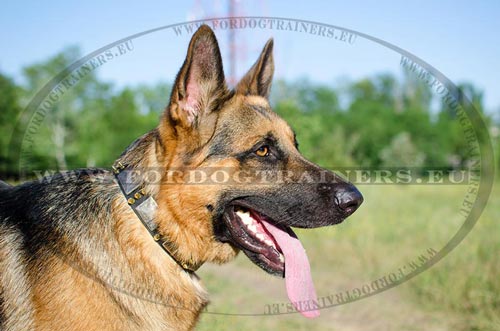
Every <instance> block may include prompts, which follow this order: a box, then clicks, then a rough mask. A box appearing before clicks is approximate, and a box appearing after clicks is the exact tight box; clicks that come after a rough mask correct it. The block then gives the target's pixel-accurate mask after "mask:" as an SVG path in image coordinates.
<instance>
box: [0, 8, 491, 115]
mask: <svg viewBox="0 0 500 331" xmlns="http://www.w3.org/2000/svg"><path fill="white" fill-rule="evenodd" d="M227 3H228V0H215V1H204V0H187V1H130V2H129V1H105V2H104V1H96V0H87V1H85V2H79V3H78V2H70V1H45V2H41V1H25V0H18V1H15V2H14V1H11V2H4V3H3V4H2V10H1V11H0V45H1V52H0V72H2V73H4V74H7V75H8V76H10V77H13V78H14V79H15V80H16V81H18V82H22V68H23V67H25V66H27V65H30V64H33V63H36V62H41V61H44V60H45V59H47V58H48V57H49V56H52V55H54V54H56V53H57V52H60V51H61V50H63V49H64V48H65V47H67V46H69V45H77V46H79V47H80V48H81V50H82V55H85V54H88V53H91V52H93V51H95V50H97V49H99V48H101V47H103V46H105V45H108V44H110V43H113V42H115V41H117V40H120V39H122V38H125V37H127V36H130V35H133V34H136V33H140V32H143V31H146V30H149V29H154V28H157V27H162V26H167V25H170V24H174V23H179V22H185V21H188V20H192V19H198V18H204V17H207V16H208V17H223V16H227V10H226V9H227V6H228V5H227ZM236 14H238V15H239V16H272V17H285V18H294V19H302V20H310V21H315V22H320V23H326V24H330V25H334V26H338V27H343V28H347V29H352V30H354V31H359V32H362V33H365V34H368V35H371V36H374V37H377V38H380V39H382V40H384V41H387V42H389V43H391V44H394V45H396V46H398V47H400V48H402V49H405V50H407V51H409V52H411V53H412V54H414V55H416V56H418V57H420V58H421V59H423V60H424V61H426V62H427V63H429V64H430V65H432V66H433V67H435V68H436V69H438V70H439V71H441V72H442V73H443V74H444V75H446V76H447V77H448V78H449V79H451V81H453V82H454V83H460V82H464V81H468V82H472V83H473V84H474V85H476V86H477V87H478V88H479V89H480V90H482V91H483V92H484V102H485V106H486V110H487V111H488V112H491V113H494V114H497V116H498V114H499V113H500V89H499V88H498V76H499V75H500V70H499V69H500V66H499V65H498V63H497V61H498V60H499V59H500V42H499V41H500V40H499V39H500V37H499V36H498V32H499V31H500V22H499V19H498V17H499V14H500V2H499V1H481V2H475V3H473V2H470V1H467V2H466V1H450V0H443V1H427V0H425V1H413V2H404V1H370V2H368V1H366V2H363V1H357V0H354V1H316V0H309V1H297V2H291V1H269V0H267V1H266V0H253V1H243V0H240V1H237V11H236ZM215 32H216V35H217V37H218V39H219V42H220V46H221V52H222V54H223V56H224V58H227V54H228V47H229V45H228V43H227V31H222V30H220V29H219V30H216V31H215ZM189 37H190V36H189V34H187V33H183V34H182V35H177V34H176V33H175V31H174V30H173V29H172V28H169V29H164V30H160V31H158V32H155V33H150V34H147V35H145V36H143V37H140V38H137V39H134V40H133V46H134V47H133V51H130V52H128V53H127V54H125V55H123V56H120V57H119V58H116V59H113V60H112V61H109V62H108V63H106V65H102V66H100V67H99V68H98V69H97V73H98V75H99V77H101V78H102V79H104V80H106V81H110V82H113V83H115V84H116V85H117V86H125V85H137V84H154V83H157V82H159V81H164V82H172V81H173V79H174V77H175V74H176V72H177V70H178V69H179V67H180V65H181V64H182V61H183V59H184V56H185V52H186V48H187V45H188V43H189ZM270 37H273V38H274V41H275V63H276V77H278V78H285V79H290V80H294V79H303V78H306V79H309V80H311V81H317V82H321V83H326V84H338V83H339V82H342V81H346V80H347V81H349V80H355V79H361V78H364V77H369V76H372V75H375V74H379V73H385V72H391V73H395V74H398V73H400V72H401V68H400V65H399V60H400V55H399V54H397V53H395V52H394V51H391V50H388V49H387V48H384V47H383V46H381V45H379V44H375V43H373V42H370V41H368V40H366V39H363V38H359V37H358V38H356V40H355V42H354V43H352V44H350V43H346V42H340V41H335V40H333V39H332V38H325V37H321V36H317V35H314V34H311V33H303V32H302V33H301V32H295V31H278V30H277V29H276V28H274V29H271V28H265V29H254V30H252V29H238V30H237V32H236V38H237V42H236V45H237V49H238V54H239V55H238V57H237V58H238V62H237V73H238V74H239V75H240V76H241V75H242V74H243V73H244V71H245V70H246V69H247V68H248V67H250V66H251V64H252V63H253V62H254V61H255V60H256V58H257V56H258V54H259V52H260V50H261V49H262V47H263V45H264V44H265V42H266V40H267V39H269V38H270ZM226 71H227V68H226Z"/></svg>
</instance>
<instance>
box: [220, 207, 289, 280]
mask: <svg viewBox="0 0 500 331" xmlns="http://www.w3.org/2000/svg"><path fill="white" fill-rule="evenodd" d="M224 221H225V223H226V225H227V229H228V230H229V232H230V237H231V238H230V240H229V241H230V242H231V243H232V244H234V245H235V246H237V247H238V248H240V249H241V250H242V251H243V252H244V253H245V255H247V256H248V258H249V259H250V260H251V261H252V262H254V263H255V264H256V265H258V266H259V267H261V268H262V269H264V270H265V271H266V272H268V273H270V274H273V275H277V276H281V277H284V276H285V256H284V255H283V252H282V250H281V248H280V246H279V244H278V242H277V241H276V239H275V238H274V237H273V235H272V234H271V233H270V232H269V230H268V229H267V228H266V225H267V224H271V223H275V222H273V221H272V220H271V219H270V218H269V217H267V216H265V215H264V214H262V213H259V212H257V211H256V210H255V209H252V208H250V207H247V206H243V205H240V204H236V205H231V206H229V207H228V208H227V210H226V212H225V213H224ZM274 226H275V227H277V228H279V229H280V230H281V231H284V232H287V233H289V234H293V236H295V234H294V233H293V231H292V229H291V228H289V227H287V226H283V225H281V226H277V225H274ZM295 237H296V236H295Z"/></svg>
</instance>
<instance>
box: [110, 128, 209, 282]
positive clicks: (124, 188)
mask: <svg viewBox="0 0 500 331" xmlns="http://www.w3.org/2000/svg"><path fill="white" fill-rule="evenodd" d="M154 134H155V131H153V132H151V133H149V134H146V135H145V136H143V137H141V138H139V139H138V140H136V141H135V142H134V143H132V144H131V145H130V146H129V148H127V150H126V151H125V152H124V153H123V154H122V156H121V157H120V158H119V159H118V160H117V161H116V162H115V163H114V164H113V166H112V168H113V173H114V174H115V178H116V181H117V182H118V185H119V186H120V190H121V192H122V194H123V196H124V199H125V200H126V201H127V204H128V205H129V206H130V208H131V209H132V210H133V212H134V214H135V215H136V217H137V218H138V219H139V221H140V222H141V223H142V224H143V226H144V227H145V228H146V230H147V231H148V233H149V234H150V236H151V239H152V240H154V241H155V242H156V243H157V244H158V245H159V246H160V247H161V248H162V249H163V251H165V253H167V254H168V255H169V256H170V257H171V258H172V260H174V261H175V262H176V263H177V264H178V265H179V266H180V267H181V268H182V269H183V270H184V271H185V272H187V273H194V272H195V271H196V270H198V268H199V267H200V266H201V265H202V264H203V263H202V262H201V261H195V260H193V259H185V258H182V257H180V256H178V251H179V245H178V243H177V242H175V241H174V240H172V239H171V238H169V237H168V236H166V234H165V233H164V231H162V229H161V228H160V227H159V225H158V222H157V221H156V213H157V211H158V204H157V203H156V200H155V198H154V195H155V194H154V193H156V192H157V191H158V189H151V186H152V185H151V184H153V187H154V186H159V185H160V181H159V179H160V178H161V176H162V174H161V168H159V167H154V168H151V167H149V166H148V165H149V162H147V161H146V160H145V159H147V156H148V153H144V154H142V155H141V156H142V157H141V159H142V161H143V162H140V163H138V162H137V160H134V161H135V162H129V161H128V160H127V159H128V157H127V156H129V154H137V153H134V152H135V150H137V149H139V150H141V149H142V148H141V147H142V146H141V145H142V144H143V143H144V141H147V140H149V139H148V138H149V136H150V135H154ZM149 146H151V145H150V144H149ZM143 152H144V151H143ZM139 155H140V154H139ZM122 160H123V161H122ZM144 163H145V164H144ZM152 176H153V177H155V178H156V180H151V177H152ZM151 181H153V183H151ZM154 184H156V185H154Z"/></svg>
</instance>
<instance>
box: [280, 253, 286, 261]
mask: <svg viewBox="0 0 500 331" xmlns="http://www.w3.org/2000/svg"><path fill="white" fill-rule="evenodd" d="M280 261H281V262H285V257H284V256H283V254H280Z"/></svg>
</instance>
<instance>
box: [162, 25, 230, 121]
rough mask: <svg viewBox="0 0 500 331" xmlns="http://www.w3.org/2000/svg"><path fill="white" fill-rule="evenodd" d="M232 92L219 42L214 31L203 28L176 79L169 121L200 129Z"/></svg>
mask: <svg viewBox="0 0 500 331" xmlns="http://www.w3.org/2000/svg"><path fill="white" fill-rule="evenodd" d="M228 93H229V92H228V90H227V87H226V82H225V79H224V71H223V68H222V58H221V55H220V50H219V45H218V44H217V39H216V38H215V34H214V32H213V31H212V29H210V28H209V27H208V26H207V25H202V26H201V27H200V28H199V29H198V30H197V31H196V32H195V34H194V35H193V37H192V38H191V41H190V43H189V48H188V51H187V56H186V60H185V61H184V64H183V65H182V67H181V70H180V71H179V73H178V74H177V77H176V79H175V84H174V87H173V88H172V95H171V97H170V103H169V106H168V108H167V110H166V112H167V114H166V115H168V116H167V118H169V119H170V120H171V121H173V122H174V123H175V124H176V125H181V126H182V127H184V128H191V127H196V126H197V125H196V124H197V122H198V121H199V120H200V119H201V118H202V117H203V115H205V114H208V113H210V112H211V111H213V110H214V109H216V108H217V107H218V106H219V104H220V102H221V101H223V100H224V99H225V97H226V96H227V94H228Z"/></svg>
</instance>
